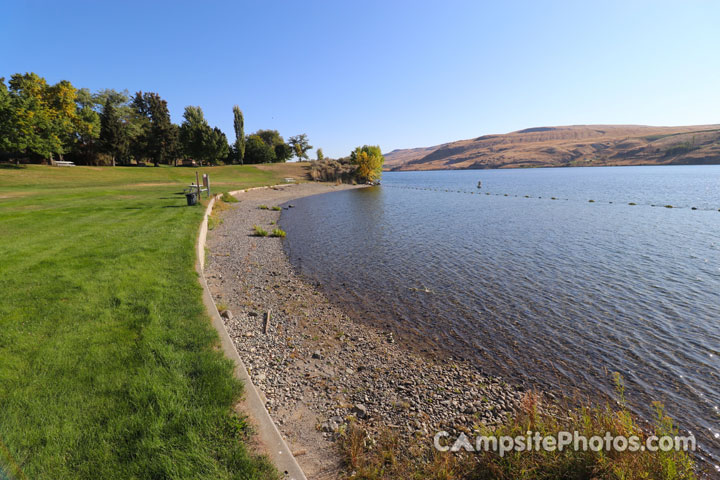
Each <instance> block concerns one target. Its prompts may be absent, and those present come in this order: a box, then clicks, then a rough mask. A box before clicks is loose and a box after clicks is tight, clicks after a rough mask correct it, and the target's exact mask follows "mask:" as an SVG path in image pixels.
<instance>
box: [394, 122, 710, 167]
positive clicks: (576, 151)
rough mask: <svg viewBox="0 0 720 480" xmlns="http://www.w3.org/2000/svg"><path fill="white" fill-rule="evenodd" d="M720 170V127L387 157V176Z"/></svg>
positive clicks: (529, 136)
mask: <svg viewBox="0 0 720 480" xmlns="http://www.w3.org/2000/svg"><path fill="white" fill-rule="evenodd" d="M670 164H720V125H698V126H688V127H649V126H643V125H573V126H566V127H536V128H526V129H524V130H518V131H517V132H511V133H506V134H502V135H483V136H482V137H478V138H473V139H469V140H459V141H457V142H451V143H445V144H443V145H437V146H434V147H427V148H413V149H404V150H393V151H392V152H390V153H387V154H385V167H384V168H385V170H439V169H475V168H477V169H479V168H517V167H579V166H602V165H670Z"/></svg>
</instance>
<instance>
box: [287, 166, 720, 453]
mask: <svg viewBox="0 0 720 480" xmlns="http://www.w3.org/2000/svg"><path fill="white" fill-rule="evenodd" d="M479 180H481V181H482V185H483V187H482V189H478V188H477V182H478V181H479ZM488 194H489V195H488ZM590 200H593V201H592V202H590ZM294 203H295V205H296V208H294V209H292V210H289V211H286V212H285V213H284V214H283V217H282V219H281V222H282V225H283V228H284V229H286V230H287V231H288V238H287V241H286V247H287V249H288V253H289V255H290V258H291V260H292V261H293V263H294V264H295V265H296V266H298V267H299V268H300V269H301V271H302V273H303V274H305V275H307V276H309V277H311V278H314V279H316V280H318V281H319V282H321V283H322V284H323V285H324V287H325V288H326V289H328V290H329V291H330V293H331V294H332V296H333V297H334V298H337V299H338V301H340V302H342V303H346V304H349V305H350V306H351V307H352V309H354V310H355V311H356V312H357V315H358V316H360V317H361V319H363V320H365V321H368V322H370V323H373V324H376V325H380V326H382V327H384V328H390V329H393V330H395V331H396V332H398V334H400V335H401V336H402V335H405V338H406V339H412V340H413V341H417V340H423V344H426V345H427V346H426V347H425V348H427V349H432V348H439V349H442V350H447V351H450V352H452V354H454V355H456V356H461V357H464V358H468V359H472V360H474V361H477V362H479V364H480V365H481V366H483V368H484V369H485V370H487V371H488V372H489V373H498V374H503V375H506V376H508V377H512V378H514V379H515V381H518V382H523V383H526V384H529V385H536V386H539V387H541V388H546V389H558V388H562V389H564V390H565V391H568V390H569V389H577V390H578V391H579V392H581V393H583V394H588V395H593V394H597V392H603V393H606V394H609V393H612V381H611V374H610V372H613V371H619V372H620V373H621V374H622V375H623V376H624V377H625V378H626V380H627V384H628V396H629V399H630V400H631V402H634V406H635V407H636V409H637V410H638V411H639V412H641V413H644V414H649V404H650V402H651V401H652V400H660V401H663V402H664V403H665V404H666V405H667V407H668V411H669V413H670V414H671V415H673V416H674V417H675V418H676V419H678V420H679V422H680V423H681V426H682V427H684V428H686V429H689V430H691V431H693V433H695V434H696V435H698V437H699V439H700V443H701V445H702V446H703V447H704V448H705V449H707V450H709V451H710V452H712V453H713V454H714V455H715V456H718V455H719V454H720V438H717V437H720V430H719V428H718V424H719V423H720V411H718V408H719V406H720V392H719V389H718V387H719V386H720V379H719V378H718V372H719V371H720V368H719V367H720V359H719V356H720V340H718V339H720V323H719V319H720V211H718V209H720V167H718V166H693V167H620V168H618V167H615V168H613V167H610V168H572V169H533V170H492V171H487V170H484V171H454V172H448V171H439V172H402V173H400V172H398V173H387V174H385V175H384V178H383V185H382V186H381V187H375V188H367V189H361V190H350V191H344V192H337V193H332V194H328V195H319V196H315V197H309V198H305V199H301V200H298V201H295V202H294ZM631 204H633V205H631ZM651 205H655V206H651ZM665 205H672V206H673V208H664V206H665ZM693 207H694V208H695V209H696V210H693V209H692V208H693ZM715 463H717V461H715Z"/></svg>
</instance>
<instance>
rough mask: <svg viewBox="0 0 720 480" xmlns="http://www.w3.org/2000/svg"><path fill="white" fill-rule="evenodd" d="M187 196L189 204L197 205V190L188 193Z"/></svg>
mask: <svg viewBox="0 0 720 480" xmlns="http://www.w3.org/2000/svg"><path fill="white" fill-rule="evenodd" d="M185 198H187V202H188V206H192V205H197V192H190V193H186V194H185Z"/></svg>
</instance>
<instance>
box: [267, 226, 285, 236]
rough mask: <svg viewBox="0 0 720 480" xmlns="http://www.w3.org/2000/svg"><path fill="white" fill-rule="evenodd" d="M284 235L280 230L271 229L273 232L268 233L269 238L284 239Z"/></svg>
mask: <svg viewBox="0 0 720 480" xmlns="http://www.w3.org/2000/svg"><path fill="white" fill-rule="evenodd" d="M285 235H286V233H285V230H283V229H281V228H273V231H272V232H270V236H271V237H284V236H285Z"/></svg>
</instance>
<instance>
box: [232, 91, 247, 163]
mask: <svg viewBox="0 0 720 480" xmlns="http://www.w3.org/2000/svg"><path fill="white" fill-rule="evenodd" d="M233 116H234V117H235V118H234V121H233V125H234V127H235V145H234V147H235V148H234V150H235V160H236V161H237V162H238V163H239V164H240V165H242V164H243V163H244V160H245V119H244V118H243V113H242V110H240V107H238V106H237V105H235V106H234V107H233Z"/></svg>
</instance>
